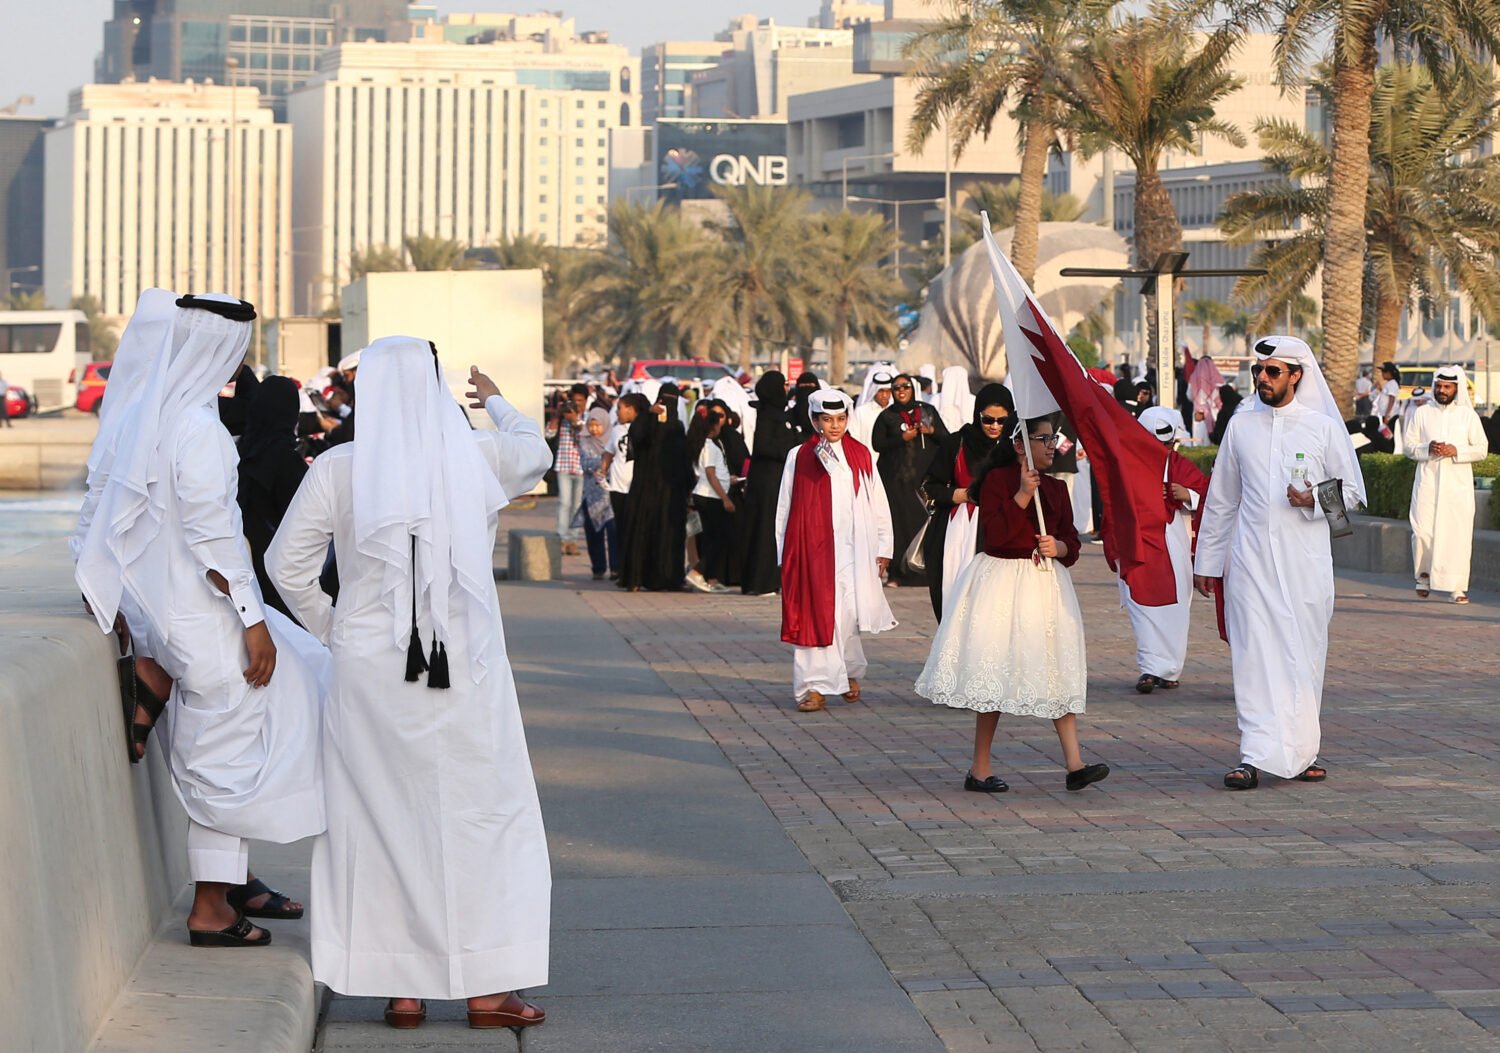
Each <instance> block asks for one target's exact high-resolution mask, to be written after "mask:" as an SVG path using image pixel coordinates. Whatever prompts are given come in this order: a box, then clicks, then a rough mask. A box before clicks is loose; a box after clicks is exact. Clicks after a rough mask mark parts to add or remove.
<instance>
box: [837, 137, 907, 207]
mask: <svg viewBox="0 0 1500 1053" xmlns="http://www.w3.org/2000/svg"><path fill="white" fill-rule="evenodd" d="M895 156H896V155H895V153H894V152H893V151H887V152H885V153H883V154H860V155H859V156H857V157H846V158H844V159H843V161H842V162H841V163H840V165H841V168H842V170H843V180H842V182H843V188H844V193H843V199H844V207H845V208H848V207H849V202H850V201H852V200H854V199H853V198H851V197H850V196H849V162H850V161H884V160H887V159H889V158H893V157H895Z"/></svg>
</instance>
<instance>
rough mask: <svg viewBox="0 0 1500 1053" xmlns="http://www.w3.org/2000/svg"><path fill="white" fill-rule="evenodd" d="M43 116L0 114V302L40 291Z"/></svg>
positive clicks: (46, 121) (44, 128) (43, 199)
mask: <svg viewBox="0 0 1500 1053" xmlns="http://www.w3.org/2000/svg"><path fill="white" fill-rule="evenodd" d="M51 123H52V121H51V119H49V118H46V117H17V116H14V115H12V114H0V275H4V278H3V279H0V280H3V281H4V282H5V286H4V288H0V301H3V300H4V299H5V298H6V297H8V296H10V295H11V294H12V293H29V292H34V291H36V290H37V289H40V288H41V287H42V279H43V275H42V210H43V207H44V201H45V189H46V183H45V172H46V165H45V163H44V160H43V152H44V147H43V139H42V134H43V133H44V132H45V131H46V130H47V127H48V126H49V125H50V124H51Z"/></svg>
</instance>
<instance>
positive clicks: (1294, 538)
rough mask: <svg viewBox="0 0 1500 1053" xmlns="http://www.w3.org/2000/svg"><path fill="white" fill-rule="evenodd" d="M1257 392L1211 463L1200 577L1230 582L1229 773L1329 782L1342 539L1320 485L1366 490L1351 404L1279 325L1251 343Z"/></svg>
mask: <svg viewBox="0 0 1500 1053" xmlns="http://www.w3.org/2000/svg"><path fill="white" fill-rule="evenodd" d="M1254 351H1255V356H1256V362H1255V365H1253V366H1252V367H1251V369H1250V373H1251V376H1253V377H1254V378H1255V390H1256V396H1257V398H1256V401H1255V402H1254V403H1253V404H1252V405H1251V406H1249V407H1247V408H1246V409H1245V410H1243V411H1241V412H1239V413H1236V414H1235V415H1234V418H1233V420H1231V421H1230V424H1229V428H1228V430H1227V431H1226V432H1225V435H1224V445H1222V446H1221V447H1219V455H1218V459H1217V460H1216V461H1215V462H1214V472H1213V477H1212V479H1211V480H1210V481H1209V487H1208V494H1207V496H1206V497H1205V499H1204V504H1203V517H1202V521H1201V525H1200V527H1199V533H1198V553H1197V557H1196V560H1195V562H1194V568H1193V569H1194V578H1193V584H1194V585H1195V586H1196V587H1197V589H1198V591H1199V592H1200V593H1201V594H1202V595H1204V596H1211V595H1213V592H1214V590H1215V589H1216V588H1217V589H1222V591H1223V599H1224V626H1225V629H1226V631H1227V637H1226V639H1227V640H1228V641H1229V654H1230V660H1231V663H1232V668H1233V680H1234V702H1235V710H1236V713H1237V714H1238V717H1239V727H1240V763H1239V764H1238V765H1236V766H1235V767H1234V768H1232V769H1230V771H1229V772H1228V773H1227V774H1226V775H1225V776H1224V786H1225V787H1226V788H1227V789H1231V790H1253V789H1255V787H1256V786H1258V785H1259V784H1260V772H1261V771H1262V770H1265V771H1267V772H1270V773H1271V774H1272V775H1279V776H1280V777H1282V778H1283V779H1298V780H1300V781H1302V782H1321V781H1322V780H1323V779H1325V778H1327V776H1328V772H1327V770H1326V769H1324V768H1323V766H1322V765H1320V764H1319V763H1318V747H1319V745H1320V742H1321V737H1322V729H1321V726H1320V723H1319V710H1320V709H1321V707H1322V702H1323V670H1324V668H1325V666H1326V664H1327V661H1328V624H1329V622H1331V621H1332V620H1333V543H1332V540H1331V539H1330V537H1329V530H1328V524H1327V523H1325V522H1324V521H1323V515H1322V513H1321V512H1319V511H1318V503H1317V496H1316V494H1315V493H1314V491H1313V486H1314V485H1315V484H1318V483H1321V482H1324V481H1328V480H1333V479H1338V480H1340V481H1341V483H1342V491H1343V500H1344V502H1345V504H1346V505H1348V506H1349V507H1351V508H1353V507H1356V506H1357V505H1360V504H1363V503H1364V501H1365V486H1364V478H1363V476H1362V475H1361V474H1360V469H1359V461H1358V459H1356V457H1355V456H1354V443H1353V442H1352V441H1350V438H1349V433H1348V432H1347V431H1345V429H1344V425H1343V419H1344V418H1343V409H1342V407H1341V406H1340V404H1339V402H1338V400H1337V399H1335V398H1334V397H1333V393H1332V392H1331V391H1329V390H1328V382H1327V381H1326V380H1324V379H1323V373H1322V370H1320V369H1319V368H1318V361H1317V359H1316V358H1314V357H1313V353H1312V349H1311V348H1310V347H1308V346H1307V344H1306V343H1305V342H1304V341H1302V340H1298V339H1297V338H1296V337H1292V336H1272V337H1267V338H1265V339H1263V340H1261V341H1259V342H1258V343H1257V344H1256V345H1255V348H1254Z"/></svg>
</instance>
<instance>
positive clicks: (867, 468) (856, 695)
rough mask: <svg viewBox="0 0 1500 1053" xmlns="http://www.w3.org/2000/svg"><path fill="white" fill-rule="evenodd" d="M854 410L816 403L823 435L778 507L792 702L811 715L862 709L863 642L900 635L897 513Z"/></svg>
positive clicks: (838, 400) (789, 472) (827, 401)
mask: <svg viewBox="0 0 1500 1053" xmlns="http://www.w3.org/2000/svg"><path fill="white" fill-rule="evenodd" d="M849 408H850V405H849V398H848V396H847V395H845V394H844V393H843V392H841V391H838V390H835V389H828V390H823V391H817V392H814V393H813V394H812V395H811V397H810V398H809V399H808V414H809V416H810V418H811V423H812V426H813V427H814V429H816V431H817V433H818V434H817V436H816V437H814V438H811V439H809V440H807V442H805V443H803V444H802V445H801V446H799V447H798V448H797V449H796V450H794V451H793V452H792V453H791V455H790V456H788V457H787V459H786V468H785V469H784V470H783V472H782V475H781V493H780V497H779V500H778V501H777V505H776V551H777V556H778V558H779V560H780V562H781V639H782V641H783V642H784V643H789V644H791V645H792V646H793V647H794V648H796V650H795V652H794V653H793V658H792V695H793V697H794V698H795V699H796V700H797V709H798V710H799V711H801V712H803V713H815V712H817V711H818V710H820V709H823V708H824V701H825V699H826V698H827V696H829V695H840V696H842V697H843V699H844V701H845V702H858V701H859V700H860V697H861V690H860V684H859V678H860V677H861V676H863V675H864V673H865V668H866V665H867V663H866V661H865V652H864V647H863V646H862V645H861V644H860V640H859V634H860V632H861V631H863V632H871V633H878V632H884V631H885V630H887V629H891V628H894V627H895V625H896V619H895V617H894V616H892V614H891V608H890V605H889V604H887V603H886V601H885V594H884V592H882V590H881V584H880V575H881V574H882V573H883V572H884V570H885V568H886V565H887V564H889V563H890V561H891V552H892V531H891V511H890V507H889V505H888V504H887V503H886V496H885V490H884V488H883V487H882V486H881V485H880V482H879V480H878V479H876V478H875V475H874V471H875V468H874V464H873V463H872V460H871V457H870V450H869V448H868V447H866V446H865V445H864V444H863V443H861V442H860V441H859V440H858V439H853V438H850V437H849V436H848V435H847V434H846V431H847V429H848V427H849Z"/></svg>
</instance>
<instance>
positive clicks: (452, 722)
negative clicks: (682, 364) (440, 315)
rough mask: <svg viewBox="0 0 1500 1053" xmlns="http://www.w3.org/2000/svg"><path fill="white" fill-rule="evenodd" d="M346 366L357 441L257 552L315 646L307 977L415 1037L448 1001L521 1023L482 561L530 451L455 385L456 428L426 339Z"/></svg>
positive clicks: (518, 945) (536, 459)
mask: <svg viewBox="0 0 1500 1053" xmlns="http://www.w3.org/2000/svg"><path fill="white" fill-rule="evenodd" d="M364 354H365V355H366V356H368V357H362V358H361V362H360V370H359V377H358V379H356V381H355V384H356V387H357V390H358V394H359V405H360V415H361V417H362V418H363V420H364V422H365V423H364V426H362V427H361V429H360V431H359V433H358V434H357V435H356V437H355V439H354V442H353V443H351V444H349V445H347V446H345V447H341V448H339V449H337V450H332V451H330V452H328V453H325V454H324V455H323V456H321V457H319V458H318V459H317V460H315V461H314V462H313V464H312V467H311V468H310V469H309V470H308V473H307V478H306V479H305V480H304V481H303V484H302V487H301V489H300V490H298V492H297V497H296V500H294V501H293V502H292V507H291V508H290V509H289V510H288V511H287V514H286V518H285V519H284V520H282V524H281V528H280V530H278V531H277V533H276V538H275V540H274V541H273V542H272V543H271V548H270V551H269V552H268V553H267V555H266V565H267V567H268V568H269V569H270V571H271V575H272V577H273V578H274V579H275V580H276V584H277V587H278V588H279V589H280V591H281V595H282V596H283V597H285V598H286V600H287V602H288V603H289V604H290V605H291V607H292V609H293V610H294V611H296V612H297V616H298V617H299V618H301V619H302V623H303V624H304V625H306V626H307V627H308V628H309V629H310V630H311V631H312V632H314V633H316V634H317V635H318V636H320V637H322V638H323V639H325V640H327V641H328V643H329V646H330V647H331V649H332V652H333V665H334V671H333V685H332V691H331V694H330V698H329V701H328V718H327V722H326V725H325V730H324V738H323V752H324V763H325V769H326V772H327V787H328V789H327V797H328V814H329V816H330V821H329V828H328V834H327V836H326V837H322V838H319V839H318V840H317V842H315V844H314V846H313V861H312V887H313V893H312V897H313V900H314V902H315V903H316V904H317V910H316V911H314V912H313V915H312V919H311V920H312V941H311V942H312V966H313V976H314V978H315V979H316V980H317V981H318V982H320V983H323V984H325V985H327V986H328V987H329V988H331V989H332V990H334V991H337V992H339V993H341V994H347V995H364V996H386V997H390V998H391V1001H390V1002H389V1003H388V1004H387V1006H386V1013H385V1018H386V1023H387V1024H389V1025H390V1026H391V1027H396V1028H411V1027H416V1026H418V1025H420V1024H421V1023H422V1021H423V1020H424V1019H425V1017H426V1006H425V1003H424V1002H423V999H428V998H442V999H450V998H465V999H467V1000H468V1017H469V1026H470V1027H475V1028H498V1027H526V1026H529V1025H532V1024H539V1023H541V1022H542V1021H543V1020H544V1019H545V1014H544V1013H543V1012H542V1011H541V1010H540V1009H539V1008H537V1007H536V1006H534V1005H531V1004H530V1003H529V1002H526V1001H524V1000H522V999H521V998H520V997H519V996H518V995H516V994H515V991H516V990H517V989H518V988H529V987H537V986H540V985H542V984H545V983H546V982H547V956H548V933H549V916H550V906H551V883H552V879H551V872H550V867H549V864H548V858H547V841H546V833H545V831H544V830H543V828H542V813H541V807H540V805H539V804H538V802H537V794H536V783H535V781H534V780H533V777H532V772H531V760H530V757H529V755H528V753H527V750H526V737H525V732H524V730H523V728H522V726H521V712H520V706H519V704H518V702H517V698H516V688H515V682H514V680H513V679H512V676H511V668H510V661H509V658H508V656H507V654H506V648H505V638H504V636H503V634H502V628H501V623H500V608H499V602H498V598H497V596H496V592H495V582H494V577H493V573H492V565H491V564H492V559H493V552H494V543H495V528H496V524H497V520H498V516H499V513H500V510H501V509H502V508H504V507H505V505H506V504H507V503H508V502H509V501H510V499H511V497H512V496H513V495H516V494H524V493H526V492H527V491H529V490H530V489H531V488H532V487H533V486H535V485H536V483H537V482H538V481H539V480H540V479H541V478H542V475H543V474H544V473H545V472H546V470H547V468H548V467H549V464H550V462H551V456H550V452H549V451H548V449H547V443H546V441H545V440H544V439H543V438H542V432H541V428H539V427H538V426H537V424H536V422H534V421H532V420H530V419H528V418H526V417H525V416H523V415H522V414H521V413H520V411H519V410H517V409H516V408H515V407H513V406H511V405H510V403H508V402H506V401H505V399H503V398H502V397H501V396H500V393H499V390H498V389H497V388H496V387H495V385H494V384H493V383H492V382H491V381H490V380H489V378H487V377H485V376H484V375H483V374H481V373H480V372H479V371H478V370H477V369H470V371H469V382H470V384H471V385H472V386H473V388H474V391H472V392H470V397H471V398H472V399H473V400H474V401H473V403H472V405H473V408H475V409H479V408H483V409H484V410H485V412H486V413H487V414H488V415H489V418H490V420H491V421H492V422H493V423H494V425H495V429H496V430H494V431H489V430H483V431H476V430H473V429H471V428H470V425H469V421H468V418H467V417H466V416H465V415H464V412H463V410H462V409H461V408H460V406H459V405H458V403H457V402H456V401H454V399H453V396H452V395H451V394H449V391H448V385H447V384H446V383H445V382H444V381H443V379H442V373H441V369H440V367H439V365H438V362H437V358H436V349H435V348H433V347H432V345H431V344H429V343H428V342H427V341H426V340H418V339H414V338H411V337H402V336H393V337H385V338H383V339H380V340H377V341H375V342H374V343H373V344H371V345H370V346H369V347H367V348H365V349H364ZM330 540H332V541H333V542H334V548H335V550H336V551H337V552H338V560H339V579H340V586H341V587H340V590H339V601H338V605H337V606H336V607H334V606H331V605H330V604H329V600H328V597H327V595H326V594H324V592H323V591H322V589H320V588H319V586H318V576H319V573H320V571H321V570H322V566H323V557H324V553H325V552H326V551H327V549H328V543H329V541H330ZM424 642H426V643H430V645H431V649H430V652H429V650H428V648H427V647H425V646H424ZM423 674H426V675H425V677H424V675H423ZM424 680H425V682H424Z"/></svg>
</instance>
